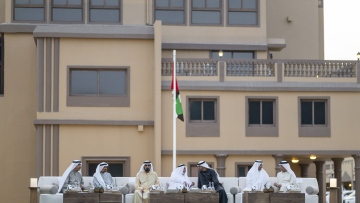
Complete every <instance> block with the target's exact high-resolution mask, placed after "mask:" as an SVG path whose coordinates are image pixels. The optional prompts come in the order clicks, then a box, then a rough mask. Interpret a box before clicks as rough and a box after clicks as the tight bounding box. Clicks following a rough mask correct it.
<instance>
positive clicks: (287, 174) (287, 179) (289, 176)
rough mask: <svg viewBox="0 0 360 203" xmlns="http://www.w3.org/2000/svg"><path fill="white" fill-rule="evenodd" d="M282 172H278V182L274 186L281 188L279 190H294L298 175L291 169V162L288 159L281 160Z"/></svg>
mask: <svg viewBox="0 0 360 203" xmlns="http://www.w3.org/2000/svg"><path fill="white" fill-rule="evenodd" d="M279 165H280V170H281V171H280V172H279V173H278V174H277V182H276V183H274V186H276V187H278V188H279V191H282V192H283V191H287V190H292V189H293V187H294V186H295V184H296V175H295V173H294V171H292V170H291V168H290V164H289V162H287V161H280V164H279Z"/></svg>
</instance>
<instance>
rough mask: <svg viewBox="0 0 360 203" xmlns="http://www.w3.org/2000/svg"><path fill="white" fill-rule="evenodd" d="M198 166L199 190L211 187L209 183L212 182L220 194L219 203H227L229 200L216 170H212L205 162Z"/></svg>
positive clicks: (200, 162)
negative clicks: (204, 186)
mask: <svg viewBox="0 0 360 203" xmlns="http://www.w3.org/2000/svg"><path fill="white" fill-rule="evenodd" d="M197 166H198V168H199V173H198V188H200V189H201V188H202V187H203V185H206V187H209V183H210V182H212V183H213V184H214V188H215V190H216V192H217V193H219V203H227V202H228V198H227V195H226V192H225V190H224V188H223V186H222V185H221V183H220V181H219V174H218V173H217V172H216V171H215V170H214V169H212V168H210V167H209V165H208V164H207V163H206V162H205V161H199V163H198V164H197Z"/></svg>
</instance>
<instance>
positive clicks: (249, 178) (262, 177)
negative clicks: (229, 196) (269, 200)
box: [246, 160, 270, 190]
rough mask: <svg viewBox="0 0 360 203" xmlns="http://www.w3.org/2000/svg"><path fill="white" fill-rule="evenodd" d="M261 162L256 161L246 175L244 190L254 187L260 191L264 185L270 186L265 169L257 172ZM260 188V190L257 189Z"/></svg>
mask: <svg viewBox="0 0 360 203" xmlns="http://www.w3.org/2000/svg"><path fill="white" fill-rule="evenodd" d="M262 164H263V162H262V161H261V160H256V161H255V162H254V164H253V166H252V167H251V169H250V170H249V172H248V173H247V175H246V189H247V190H251V189H253V188H252V187H253V186H254V185H255V186H256V187H257V188H256V189H258V190H260V189H262V187H264V185H265V184H266V185H269V184H270V178H269V175H268V174H267V172H266V171H265V169H263V168H261V170H260V171H259V166H260V165H262ZM258 184H261V185H260V186H259V185H258ZM258 187H260V188H258Z"/></svg>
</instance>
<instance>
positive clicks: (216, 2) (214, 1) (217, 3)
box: [207, 0, 220, 8]
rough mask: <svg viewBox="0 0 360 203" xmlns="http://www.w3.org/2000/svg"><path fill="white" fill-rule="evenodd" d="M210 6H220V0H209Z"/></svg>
mask: <svg viewBox="0 0 360 203" xmlns="http://www.w3.org/2000/svg"><path fill="white" fill-rule="evenodd" d="M207 7H208V8H220V0H207Z"/></svg>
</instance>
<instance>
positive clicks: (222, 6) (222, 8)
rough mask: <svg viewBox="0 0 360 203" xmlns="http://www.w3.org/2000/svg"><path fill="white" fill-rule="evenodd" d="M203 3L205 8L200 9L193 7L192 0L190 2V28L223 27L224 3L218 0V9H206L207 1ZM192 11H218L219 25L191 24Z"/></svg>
mask: <svg viewBox="0 0 360 203" xmlns="http://www.w3.org/2000/svg"><path fill="white" fill-rule="evenodd" d="M204 1H205V8H200V7H193V0H190V6H189V7H190V19H189V24H190V26H223V25H224V16H223V15H224V1H223V0H219V3H220V5H219V8H207V6H206V5H207V1H208V0H204ZM193 11H220V23H219V24H217V23H193V22H192V16H193Z"/></svg>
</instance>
